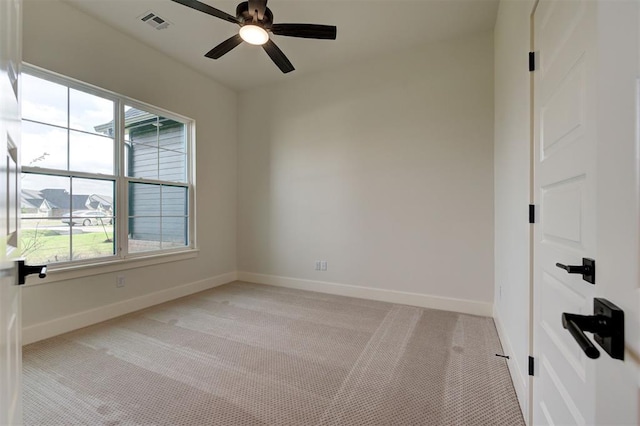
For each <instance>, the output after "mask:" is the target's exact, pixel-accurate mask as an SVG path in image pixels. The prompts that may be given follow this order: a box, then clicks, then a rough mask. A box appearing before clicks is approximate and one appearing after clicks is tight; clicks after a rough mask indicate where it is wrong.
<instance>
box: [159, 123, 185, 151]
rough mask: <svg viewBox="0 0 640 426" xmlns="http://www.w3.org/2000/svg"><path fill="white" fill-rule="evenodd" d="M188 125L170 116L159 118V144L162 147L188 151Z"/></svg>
mask: <svg viewBox="0 0 640 426" xmlns="http://www.w3.org/2000/svg"><path fill="white" fill-rule="evenodd" d="M186 128H187V126H186V125H184V124H183V123H180V122H178V121H174V120H171V119H170V118H163V117H160V118H159V127H158V144H159V146H160V148H163V149H170V150H172V151H178V152H187V150H186V148H187V138H186V134H187V133H186Z"/></svg>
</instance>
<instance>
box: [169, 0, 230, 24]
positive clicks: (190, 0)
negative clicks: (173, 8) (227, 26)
mask: <svg viewBox="0 0 640 426" xmlns="http://www.w3.org/2000/svg"><path fill="white" fill-rule="evenodd" d="M171 1H174V2H176V3H180V4H182V5H184V6H187V7H190V8H191V9H195V10H198V11H200V12H204V13H206V14H207V15H211V16H215V17H216V18H220V19H224V20H225V21H229V22H231V23H233V24H239V22H238V19H237V18H236V17H235V16H233V15H229V14H228V13H227V12H223V11H221V10H218V9H216V8H215V7H211V6H209V5H208V4H204V3H201V2H199V1H197V0H171Z"/></svg>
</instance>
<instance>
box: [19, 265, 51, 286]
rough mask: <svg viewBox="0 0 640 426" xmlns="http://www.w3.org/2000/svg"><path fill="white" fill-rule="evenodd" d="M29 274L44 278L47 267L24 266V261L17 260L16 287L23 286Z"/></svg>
mask: <svg viewBox="0 0 640 426" xmlns="http://www.w3.org/2000/svg"><path fill="white" fill-rule="evenodd" d="M31 274H38V277H39V278H46V276H47V265H25V263H24V260H18V285H23V284H24V283H25V282H26V281H27V275H31Z"/></svg>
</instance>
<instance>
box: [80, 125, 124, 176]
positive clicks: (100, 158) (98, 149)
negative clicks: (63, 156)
mask: <svg viewBox="0 0 640 426" xmlns="http://www.w3.org/2000/svg"><path fill="white" fill-rule="evenodd" d="M69 151H70V155H69V169H70V170H74V171H78V172H88V173H102V174H107V175H113V173H114V170H113V139H111V138H107V137H104V136H96V135H88V134H86V133H81V132H76V131H73V130H71V131H70V132H69Z"/></svg>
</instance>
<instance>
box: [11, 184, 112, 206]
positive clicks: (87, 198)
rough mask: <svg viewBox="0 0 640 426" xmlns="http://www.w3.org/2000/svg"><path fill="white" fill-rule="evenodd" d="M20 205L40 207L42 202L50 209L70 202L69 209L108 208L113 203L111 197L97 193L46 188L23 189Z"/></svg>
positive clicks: (67, 204)
mask: <svg viewBox="0 0 640 426" xmlns="http://www.w3.org/2000/svg"><path fill="white" fill-rule="evenodd" d="M21 192H22V193H21V197H20V205H21V207H22V208H32V209H33V208H36V209H39V208H42V206H43V204H45V205H46V206H47V207H49V208H52V209H68V208H69V202H71V210H84V209H97V208H100V207H101V208H103V209H108V208H111V206H112V205H113V198H112V197H110V196H108V195H99V194H91V195H86V194H74V195H73V196H72V195H71V194H69V192H68V191H67V190H66V189H58V188H46V189H42V190H40V191H38V190H34V189H23V190H22V191H21Z"/></svg>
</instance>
